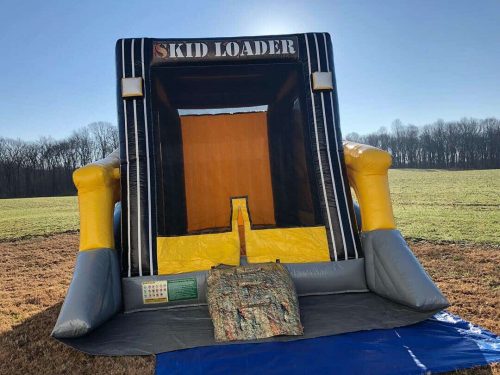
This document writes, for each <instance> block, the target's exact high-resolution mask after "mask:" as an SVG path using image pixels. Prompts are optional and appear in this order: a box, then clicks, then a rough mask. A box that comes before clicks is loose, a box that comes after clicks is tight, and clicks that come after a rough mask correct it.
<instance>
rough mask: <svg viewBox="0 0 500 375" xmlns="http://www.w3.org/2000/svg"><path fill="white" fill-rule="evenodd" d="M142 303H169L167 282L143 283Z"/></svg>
mask: <svg viewBox="0 0 500 375" xmlns="http://www.w3.org/2000/svg"><path fill="white" fill-rule="evenodd" d="M142 301H143V303H144V304H149V303H164V302H168V282H167V280H161V281H145V282H143V283H142Z"/></svg>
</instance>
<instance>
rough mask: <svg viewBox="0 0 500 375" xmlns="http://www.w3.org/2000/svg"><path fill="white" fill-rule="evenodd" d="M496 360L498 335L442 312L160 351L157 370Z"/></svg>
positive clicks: (392, 369) (450, 365) (272, 370)
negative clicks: (396, 324)
mask: <svg viewBox="0 0 500 375" xmlns="http://www.w3.org/2000/svg"><path fill="white" fill-rule="evenodd" d="M498 361H500V338H499V337H498V336H497V335H495V334H493V333H491V332H489V331H487V330H485V329H483V328H481V327H478V326H475V325H473V324H471V323H469V322H466V321H464V320H462V319H460V318H459V317H458V316H455V315H452V314H450V313H447V312H441V313H439V314H436V315H435V316H434V317H433V318H431V319H428V320H426V321H424V322H422V323H419V324H415V325H412V326H408V327H402V328H394V329H385V330H373V331H363V332H353V333H348V334H343V335H335V336H327V337H320V338H315V339H308V340H297V341H289V342H266V343H260V344H240V345H216V346H208V347H200V348H194V349H186V350H179V351H175V352H169V353H162V354H159V355H157V356H156V374H158V375H163V374H255V373H260V374H287V375H292V374H305V373H309V374H315V373H335V374H424V373H429V372H444V371H451V370H455V369H461V368H469V367H473V366H480V365H485V364H488V363H492V362H498Z"/></svg>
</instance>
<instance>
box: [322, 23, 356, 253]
mask: <svg viewBox="0 0 500 375" xmlns="http://www.w3.org/2000/svg"><path fill="white" fill-rule="evenodd" d="M323 41H324V43H325V54H326V69H327V70H328V71H330V61H329V58H328V47H327V44H326V34H325V33H323ZM332 74H333V71H332ZM336 89H337V88H336V87H334V90H336ZM330 105H331V108H332V119H333V131H334V136H335V145H338V136H337V124H336V122H335V113H334V107H333V93H332V92H331V91H330ZM337 161H338V164H339V171H340V178H341V179H342V190H343V191H344V202H345V206H346V209H347V217H348V218H349V230H350V232H351V237H352V243H353V245H354V252H355V254H356V259H358V246H357V244H356V239H355V237H354V230H353V225H352V218H351V210H350V209H349V207H348V203H347V193H346V188H345V181H344V175H343V173H342V165H341V163H340V157H339V156H338V155H337Z"/></svg>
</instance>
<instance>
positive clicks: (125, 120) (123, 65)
mask: <svg viewBox="0 0 500 375" xmlns="http://www.w3.org/2000/svg"><path fill="white" fill-rule="evenodd" d="M122 78H125V39H122ZM123 120H124V122H125V126H124V128H125V154H126V155H125V156H126V159H127V245H128V271H127V275H128V277H130V276H132V273H131V263H132V262H131V259H130V253H131V249H130V160H129V156H128V132H127V102H126V101H125V100H123ZM122 208H123V207H122Z"/></svg>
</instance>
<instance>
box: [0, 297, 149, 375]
mask: <svg viewBox="0 0 500 375" xmlns="http://www.w3.org/2000/svg"><path fill="white" fill-rule="evenodd" d="M60 308H61V303H58V304H56V305H54V306H51V307H50V308H48V309H47V310H44V311H42V312H40V313H38V314H36V315H34V316H32V317H31V318H28V319H26V320H24V321H23V322H22V323H21V324H19V325H17V326H15V327H13V329H12V330H10V331H7V332H5V333H3V334H1V336H0V374H92V375H97V374H152V373H153V372H154V357H153V356H144V357H101V356H89V355H87V354H84V353H81V352H78V351H76V350H74V349H71V348H69V347H67V346H66V345H64V344H62V343H60V342H58V341H57V340H55V339H53V338H52V337H50V332H51V331H52V327H53V326H54V324H55V321H56V319H57V316H58V314H59V310H60Z"/></svg>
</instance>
